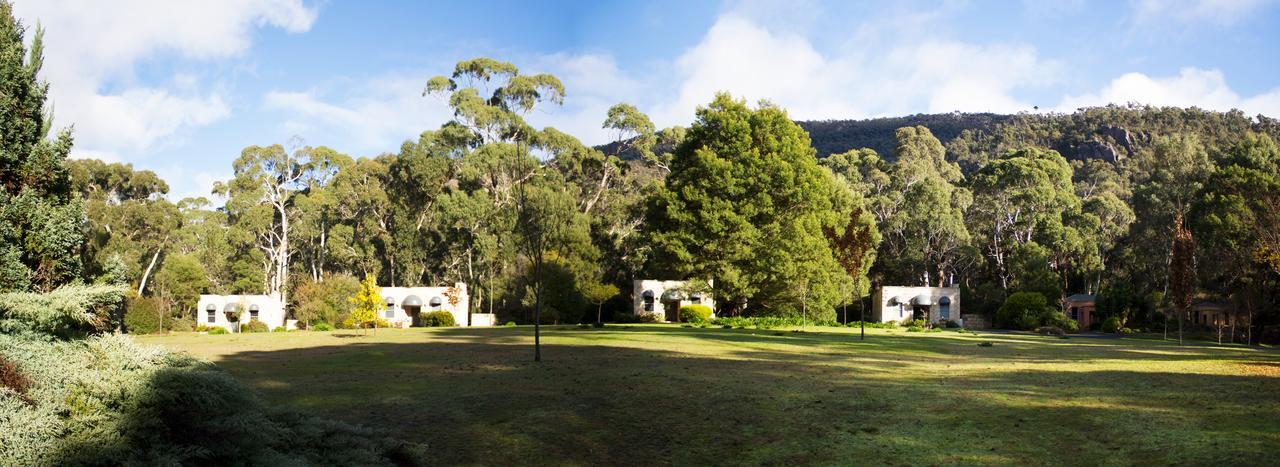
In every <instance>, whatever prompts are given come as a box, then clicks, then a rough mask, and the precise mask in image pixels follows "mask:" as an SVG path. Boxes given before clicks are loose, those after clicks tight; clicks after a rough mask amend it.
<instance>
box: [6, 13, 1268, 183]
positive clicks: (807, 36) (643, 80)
mask: <svg viewBox="0 0 1280 467" xmlns="http://www.w3.org/2000/svg"><path fill="white" fill-rule="evenodd" d="M12 1H13V4H14V11H15V14H16V15H17V16H18V18H19V19H20V20H21V21H22V22H23V24H25V25H27V26H29V27H30V28H31V30H32V31H34V26H35V25H36V24H39V25H41V26H42V27H43V28H44V30H45V36H44V40H45V66H44V69H43V71H42V76H43V78H44V79H46V80H47V81H49V82H50V85H51V89H50V104H51V105H52V106H53V109H54V115H55V126H57V127H72V128H73V131H74V136H75V138H76V145H75V149H74V150H73V154H72V156H73V157H79V158H99V159H103V160H107V161H112V162H127V163H131V164H133V166H134V167H135V168H137V169H147V170H153V171H155V172H156V173H157V174H159V175H160V176H161V177H163V178H164V179H165V180H167V181H168V182H169V185H170V187H171V189H170V195H169V198H170V199H173V200H177V199H181V198H183V197H187V196H209V191H210V188H211V187H212V185H213V183H214V182H215V181H218V180H226V179H229V178H230V177H231V163H232V161H233V160H235V158H236V157H238V156H239V154H240V151H241V150H242V149H243V148H245V147H246V146H251V145H270V144H277V143H278V144H289V143H290V142H298V141H301V142H303V143H305V144H307V145H312V146H321V145H323V146H329V147H332V148H334V149H336V150H338V151H341V152H344V153H346V154H349V155H351V156H353V157H361V156H376V155H379V154H382V153H394V152H396V151H397V150H398V149H399V147H400V144H401V143H403V142H404V141H406V140H409V139H415V138H416V137H417V135H418V134H420V133H421V132H422V131H424V130H428V129H434V128H437V127H439V126H440V125H441V124H443V123H444V122H446V121H447V120H448V119H449V118H450V117H451V113H450V111H449V109H448V107H447V105H446V102H445V100H444V99H443V98H441V97H438V96H426V97H424V96H423V95H422V90H423V88H424V86H425V84H426V81H427V79H429V78H430V77H432V76H435V75H445V74H448V73H450V72H452V70H453V65H454V63H456V62H457V61H459V60H464V59H468V58H474V57H482V56H483V57H492V58H497V59H500V60H504V61H508V62H511V63H513V64H515V65H516V66H518V67H519V68H520V71H521V73H540V72H547V73H552V74H554V75H556V76H557V77H559V78H560V79H561V80H562V81H563V82H564V85H565V87H566V89H567V94H566V97H565V102H564V105H563V106H559V107H544V108H540V109H538V110H535V112H534V113H533V114H532V115H531V116H530V117H529V120H530V121H531V123H532V124H534V125H536V126H539V127H542V126H553V127H555V128H558V129H560V130H564V131H566V132H569V133H570V134H573V135H575V136H577V137H579V138H580V139H582V140H583V142H585V143H588V144H598V143H603V142H606V141H607V140H608V139H609V137H610V135H609V133H608V132H606V131H604V130H603V129H601V128H600V125H601V123H602V122H603V120H604V117H605V112H606V110H607V109H608V108H609V107H610V106H611V105H613V104H616V103H619V102H626V103H630V104H633V105H635V106H637V107H639V108H640V110H642V111H644V112H645V113H647V114H649V116H650V117H651V118H652V119H653V120H654V123H655V124H656V125H657V126H658V127H659V128H662V127H667V126H672V125H688V124H689V123H690V122H691V121H692V119H693V115H694V111H695V109H696V108H697V106H698V105H701V104H705V103H707V102H709V101H710V100H711V98H712V96H713V95H714V94H715V93H716V92H718V91H728V92H731V93H733V94H734V95H735V96H737V97H741V98H746V99H748V100H750V101H753V102H754V101H757V100H761V99H768V100H770V101H772V102H774V103H777V104H779V105H781V106H783V107H785V108H786V109H788V111H789V112H790V115H791V116H792V118H795V119H798V120H809V119H852V118H859V119H860V118H872V117H886V116H900V115H908V114H916V113H939V112H953V111H962V112H1001V113H1013V112H1070V111H1072V110H1074V109H1077V108H1080V107H1086V106H1096V105H1105V104H1108V103H1117V104H1125V103H1141V104H1153V105H1174V106H1184V107H1188V106H1197V107H1201V108H1206V109H1212V110H1224V111H1225V110H1231V109H1239V110H1241V111H1243V112H1245V113H1246V114H1248V115H1258V114H1264V115H1268V116H1272V117H1280V60H1277V58H1280V0H1177V1H1172V0H1134V1H1128V2H1126V1H1119V0H1111V1H1087V0H1054V1H1041V0H1022V1H1018V0H1008V1H976V0H975V1H963V0H952V1H898V2H881V1H877V2H853V1H830V2H824V1H791V2H755V1H747V2H744V1H697V0H686V1H674V0H656V1H632V0H611V1H605V2H601V1H556V0H552V1H537V2H529V1H501V2H486V1H480V0H472V1H466V2H432V1H392V0H381V1H354V0H348V1H342V0H321V1H314V0H259V1H253V0H219V1H214V2H211V1H204V0H112V1H110V2H103V1H98V0H12ZM30 36H31V34H28V39H30Z"/></svg>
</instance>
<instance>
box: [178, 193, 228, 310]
mask: <svg viewBox="0 0 1280 467" xmlns="http://www.w3.org/2000/svg"><path fill="white" fill-rule="evenodd" d="M177 207H178V213H179V215H180V216H181V218H182V221H181V226H180V227H178V230H177V231H176V232H174V235H173V237H172V238H171V240H170V244H171V248H172V251H171V253H173V254H178V255H187V256H191V257H194V258H195V259H196V261H198V262H199V263H200V264H201V266H202V267H203V268H204V270H205V274H206V279H207V287H206V289H207V290H209V291H212V292H215V293H222V294H225V293H230V292H231V288H232V284H233V283H234V282H235V279H233V278H232V276H231V270H230V265H231V258H232V257H233V256H235V254H234V253H233V250H232V246H231V240H230V238H231V232H230V227H229V226H228V225H227V214H226V213H225V212H223V211H222V210H218V209H215V208H213V206H212V204H211V203H210V202H209V200H208V199H206V198H204V197H198V198H184V199H182V200H181V201H178V204H177Z"/></svg>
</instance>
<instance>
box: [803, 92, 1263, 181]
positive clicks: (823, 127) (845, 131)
mask: <svg viewBox="0 0 1280 467" xmlns="http://www.w3.org/2000/svg"><path fill="white" fill-rule="evenodd" d="M797 123H799V124H800V126H801V127H803V128H804V129H805V130H806V131H808V132H809V137H810V139H812V140H813V147H814V149H816V150H817V151H818V157H826V156H828V155H831V154H836V153H841V152H845V151H848V150H850V149H858V148H871V149H874V150H875V151H876V152H877V153H879V154H880V155H881V156H883V157H885V158H886V159H889V160H893V159H894V158H896V154H895V153H894V145H895V139H894V132H895V131H896V130H897V129H898V128H902V127H904V126H916V125H921V126H924V127H927V128H929V130H930V131H932V132H933V135H934V136H935V137H937V138H938V140H940V141H942V143H943V144H944V145H945V146H946V148H947V154H948V158H950V159H952V160H955V161H958V162H960V163H961V164H962V165H963V166H965V167H966V168H972V167H976V166H978V165H981V164H982V163H983V162H985V161H986V160H987V159H988V158H989V157H990V156H991V155H993V154H996V155H998V154H1002V153H1004V152H1008V151H1010V150H1016V149H1020V148H1023V147H1026V146H1036V147H1042V148H1048V149H1053V150H1055V151H1058V152H1059V153H1060V154H1062V155H1063V156H1065V157H1066V158H1067V159H1069V160H1077V159H1105V160H1108V161H1112V162H1114V161H1116V160H1117V159H1122V158H1125V157H1130V156H1133V155H1135V154H1137V153H1138V152H1139V151H1142V150H1144V149H1150V145H1151V142H1152V136H1153V135H1162V134H1173V133H1191V134H1196V135H1197V136H1199V137H1200V139H1201V140H1202V141H1203V142H1204V143H1205V144H1208V145H1210V146H1215V147H1216V146H1220V145H1226V144H1230V143H1231V142H1233V141H1235V140H1236V139H1237V138H1239V136H1240V135H1241V134H1243V132H1244V131H1246V130H1251V131H1255V132H1259V133H1267V134H1268V135H1270V136H1271V138H1272V139H1275V138H1276V137H1277V136H1280V121H1277V120H1276V119H1275V118H1270V117H1266V116H1257V117H1253V118H1251V117H1249V116H1246V115H1244V114H1243V113H1241V112H1238V111H1234V112H1213V111H1207V110H1202V109H1197V108H1188V109H1184V108H1178V107H1150V106H1136V105H1133V106H1117V105H1112V106H1107V107H1092V108H1084V109H1080V110H1079V111H1077V112H1073V113H1069V114H1059V113H1046V114H1016V115H1001V114H989V113H979V114H971V113H949V114H918V115H911V116H906V117H891V118H873V119H866V120H822V121H814V120H810V121H800V122H797Z"/></svg>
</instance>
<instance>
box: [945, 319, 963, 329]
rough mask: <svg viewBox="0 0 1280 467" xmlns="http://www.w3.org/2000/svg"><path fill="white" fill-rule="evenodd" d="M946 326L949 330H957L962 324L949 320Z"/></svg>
mask: <svg viewBox="0 0 1280 467" xmlns="http://www.w3.org/2000/svg"><path fill="white" fill-rule="evenodd" d="M944 324H945V325H946V327H947V329H956V328H959V327H960V322H959V321H956V320H954V319H949V320H947V322H946V323H944Z"/></svg>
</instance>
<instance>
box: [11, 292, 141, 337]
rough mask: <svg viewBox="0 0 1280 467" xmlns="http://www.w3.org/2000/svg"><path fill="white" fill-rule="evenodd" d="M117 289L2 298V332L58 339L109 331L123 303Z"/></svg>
mask: <svg viewBox="0 0 1280 467" xmlns="http://www.w3.org/2000/svg"><path fill="white" fill-rule="evenodd" d="M124 294H125V288H124V287H123V286H116V285H77V284H70V285H64V286H62V287H58V288H57V289H56V290H54V291H53V292H50V293H45V294H41V293H32V292H10V293H2V294H0V332H8V333H18V332H35V333H40V334H50V335H54V336H59V337H84V336H86V335H89V334H93V333H97V332H103V331H108V330H110V329H111V328H112V327H114V324H113V323H112V321H111V318H110V316H111V313H112V312H113V310H114V309H115V306H116V305H117V304H119V303H120V301H121V300H123V299H124Z"/></svg>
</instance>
